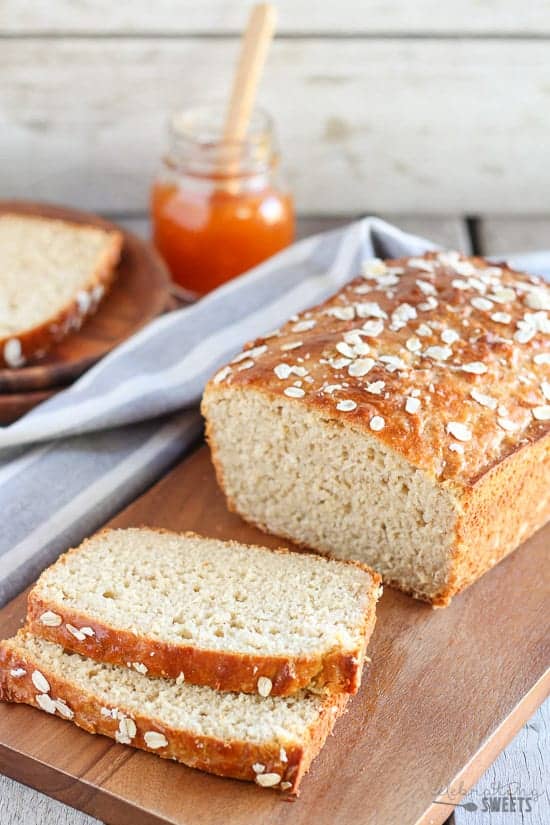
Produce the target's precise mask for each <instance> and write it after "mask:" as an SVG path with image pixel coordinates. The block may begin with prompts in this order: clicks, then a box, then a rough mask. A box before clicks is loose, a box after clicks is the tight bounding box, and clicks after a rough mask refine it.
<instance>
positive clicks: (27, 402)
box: [0, 389, 57, 426]
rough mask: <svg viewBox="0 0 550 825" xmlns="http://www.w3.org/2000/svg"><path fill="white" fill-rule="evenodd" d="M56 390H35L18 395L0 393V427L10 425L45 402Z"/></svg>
mask: <svg viewBox="0 0 550 825" xmlns="http://www.w3.org/2000/svg"><path fill="white" fill-rule="evenodd" d="M56 392H57V390H55V389H51V390H36V391H30V392H20V393H0V425H2V426H5V425H6V424H12V423H13V422H14V421H17V419H18V418H21V416H22V415H25V413H27V412H29V411H30V410H32V409H34V407H36V406H37V405H38V404H41V403H42V402H43V401H47V400H48V398H51V397H52V396H53V395H55V393H56Z"/></svg>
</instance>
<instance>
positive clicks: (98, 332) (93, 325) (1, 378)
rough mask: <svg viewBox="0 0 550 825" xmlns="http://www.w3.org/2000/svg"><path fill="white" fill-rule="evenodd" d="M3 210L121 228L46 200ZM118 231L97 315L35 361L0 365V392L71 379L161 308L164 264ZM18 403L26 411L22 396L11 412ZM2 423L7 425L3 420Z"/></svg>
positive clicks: (5, 204) (6, 204)
mask: <svg viewBox="0 0 550 825" xmlns="http://www.w3.org/2000/svg"><path fill="white" fill-rule="evenodd" d="M6 212H17V213H18V214H24V215H41V216H44V217H51V218H61V219H63V220H68V221H74V222H75V223H87V224H93V225H94V226H101V227H103V228H106V229H114V228H116V229H120V228H121V227H118V226H116V225H115V224H113V223H111V222H110V221H107V220H105V219H103V218H100V217H98V216H97V215H91V214H88V213H86V212H80V211H78V210H75V209H68V208H65V207H59V206H53V205H50V204H38V203H30V202H23V201H0V215H1V214H2V213H6ZM122 231H123V233H124V246H123V249H122V257H121V260H120V263H119V265H118V275H117V278H116V280H115V282H114V285H113V287H112V289H111V291H110V292H109V294H108V295H107V297H106V298H105V300H104V301H102V302H101V304H100V305H99V309H98V311H97V312H96V314H95V315H93V316H91V317H90V318H88V319H87V321H86V322H85V323H84V325H83V326H82V328H81V329H80V330H79V331H78V332H75V333H73V334H71V335H68V336H67V337H66V338H64V339H63V340H62V341H60V342H59V343H58V344H56V345H55V346H54V347H53V348H52V349H51V350H50V351H49V352H48V354H47V355H46V356H45V357H44V358H42V359H40V360H39V361H36V362H35V363H33V364H29V365H27V366H25V367H22V368H21V369H17V370H9V369H0V394H1V393H9V394H13V393H23V392H29V391H30V392H36V391H37V390H44V389H49V388H52V387H58V386H60V385H63V384H67V383H69V382H71V381H73V380H74V379H75V378H76V377H77V376H79V375H81V374H82V373H83V372H84V371H85V370H86V369H88V367H90V366H91V365H92V364H94V363H95V362H96V361H98V360H99V359H100V358H102V357H103V356H104V355H106V354H107V353H108V352H109V351H110V350H111V349H113V347H115V346H116V345H117V344H120V343H121V342H122V341H124V340H125V339H126V338H128V337H129V336H130V335H132V334H133V333H134V332H137V330H138V329H140V328H141V327H142V326H144V325H145V324H146V323H148V322H149V321H150V320H151V319H152V318H154V317H155V316H156V315H159V314H160V313H161V312H162V311H163V310H164V308H165V307H166V305H167V302H168V299H169V278H168V273H167V271H166V268H165V266H164V264H163V263H162V261H161V260H160V258H159V256H158V255H157V254H156V253H155V251H154V250H153V249H152V247H151V246H149V244H147V243H145V242H144V241H143V240H142V239H141V238H138V237H137V236H136V235H134V234H133V233H132V232H129V231H127V230H124V229H123V230H122ZM38 398H39V397H38V396H35V399H38ZM39 400H43V399H39ZM39 400H38V401H36V403H39ZM32 401H33V399H32V397H31V398H27V400H26V403H27V409H30V408H31V405H32ZM17 403H18V404H21V409H22V411H25V412H26V411H27V410H23V406H24V403H25V402H24V401H23V400H22V399H17V401H14V402H12V405H11V409H12V410H14V409H15V408H16V404H17ZM3 406H4V407H6V408H7V407H8V406H9V402H5V404H4V405H3V404H2V398H1V395H0V416H1V414H2V413H1V410H2V407H3ZM12 420H13V419H12ZM2 423H7V419H5V420H3V421H2Z"/></svg>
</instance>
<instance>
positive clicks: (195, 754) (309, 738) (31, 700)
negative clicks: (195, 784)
mask: <svg viewBox="0 0 550 825" xmlns="http://www.w3.org/2000/svg"><path fill="white" fill-rule="evenodd" d="M20 634H24V631H19V634H18V636H19V635H20ZM18 668H21V669H23V670H25V671H26V672H25V674H24V675H23V676H20V677H14V676H12V675H11V674H10V671H11V670H14V669H18ZM31 669H35V670H39V671H40V673H41V674H42V675H43V676H45V677H46V679H47V681H48V683H49V685H50V691H49V692H48V695H50V696H51V697H53V698H55V699H62V700H63V701H64V702H65V703H66V704H67V705H68V707H69V708H70V710H71V711H72V712H73V714H74V717H73V718H72V719H71V720H70V721H71V722H72V723H73V724H75V725H76V726H77V727H79V728H82V729H83V730H85V731H87V732H88V733H92V734H101V735H103V736H108V737H109V738H111V739H115V738H116V733H117V730H118V727H119V720H118V719H117V718H114V717H113V716H109V715H106V714H104V713H102V712H101V708H102V707H106V706H105V705H103V703H102V702H101V701H100V700H99V698H98V697H97V696H96V695H95V694H93V693H91V692H90V693H84V692H82V691H81V690H80V689H78V688H75V687H74V686H73V685H72V684H71V682H70V680H65V679H62V678H59V677H58V676H57V675H56V674H55V673H52V671H51V670H48V669H47V668H44V666H43V665H42V664H37V663H36V661H34V660H33V657H32V656H30V655H28V654H27V653H26V652H25V651H24V648H23V649H21V648H19V647H18V646H17V636H16V637H14V638H13V639H9V640H6V641H2V642H0V700H2V701H5V702H14V703H19V704H26V705H30V706H31V707H33V708H35V709H40V708H38V706H37V704H36V698H35V697H36V696H37V695H38V694H39V691H38V690H37V688H36V687H35V685H34V684H33V682H32V678H31V677H32V673H31ZM144 678H145V677H144ZM348 698H349V697H348V696H347V694H339V695H335V696H332V697H330V699H329V698H327V699H326V700H325V702H324V705H323V707H322V709H321V712H320V714H319V716H318V718H317V719H316V720H315V722H313V724H312V725H310V726H309V728H308V729H307V731H306V736H305V737H304V739H303V740H302V741H296V742H292V743H286V742H285V743H284V750H285V752H286V761H283V760H281V747H282V743H281V742H279V741H272V742H269V743H261V744H259V743H258V744H257V743H250V742H246V741H242V740H232V741H229V742H228V741H225V740H221V739H217V738H214V737H211V736H203V735H195V734H193V733H191V732H190V731H185V730H178V729H175V728H170V727H167V726H165V725H163V724H162V723H161V722H160V721H159V720H157V719H152V718H149V717H147V716H140V715H136V714H134V713H132V712H127V713H126V712H125V711H124V708H121V707H120V705H118V706H117V710H121V711H122V713H124V714H125V715H126V716H127V717H129V718H131V719H132V720H133V721H134V723H135V725H136V729H137V732H136V736H135V737H133V740H132V741H131V742H130V743H128V742H126V744H131V745H132V747H135V748H138V749H140V750H145V751H147V752H149V753H154V754H156V755H157V756H160V757H161V758H164V759H172V760H175V761H177V762H180V763H182V764H184V765H186V766H187V767H190V768H196V769H199V770H202V771H205V772H207V773H211V774H215V775H217V776H222V777H228V778H233V779H240V780H245V781H249V782H250V781H255V780H256V776H257V774H256V773H255V772H254V770H253V768H252V765H254V764H257V763H259V764H261V765H263V766H265V769H264V770H263V771H262V773H265V774H269V773H276V774H278V775H279V776H280V777H281V779H280V782H279V783H277V787H276V788H275V789H276V790H281V791H283V792H287V793H289V794H297V793H298V786H299V784H300V782H301V780H302V778H303V776H304V775H305V774H306V773H307V771H308V770H309V767H310V765H311V763H312V761H313V759H315V757H316V756H317V754H318V753H319V751H320V750H321V748H322V747H323V745H324V742H325V740H326V739H327V737H328V736H329V734H330V733H331V732H332V729H333V727H334V724H335V722H336V719H337V718H338V717H339V716H340V715H341V714H342V713H343V712H344V710H345V708H346V704H347V701H348ZM113 707H114V706H113ZM56 715H57V713H56ZM59 715H60V716H61V714H59ZM148 731H154V732H157V733H160V734H163V735H164V736H165V737H166V739H167V741H168V745H167V746H166V747H162V748H155V749H152V748H151V747H149V746H148V745H147V744H146V742H145V739H144V735H145V733H146V732H148ZM286 783H290V784H286ZM281 784H283V785H284V788H281V787H280V785H281Z"/></svg>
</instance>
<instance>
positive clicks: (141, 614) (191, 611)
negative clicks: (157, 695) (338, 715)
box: [27, 528, 381, 696]
mask: <svg viewBox="0 0 550 825" xmlns="http://www.w3.org/2000/svg"><path fill="white" fill-rule="evenodd" d="M380 592H381V588H380V578H379V576H377V574H376V573H372V572H371V571H369V570H367V569H366V568H365V567H363V566H361V565H358V564H352V563H344V562H341V561H336V560H327V559H324V558H321V557H320V556H315V555H311V554H304V553H289V552H286V551H274V550H268V549H267V548H264V547H251V546H248V545H243V544H238V543H237V542H224V541H219V540H216V539H208V538H203V537H201V536H197V535H194V534H192V533H187V534H183V535H181V534H177V533H171V532H168V531H163V530H152V529H146V528H140V529H138V528H129V529H126V530H105V531H103V532H101V533H99V534H97V535H96V536H94V537H93V538H91V539H89V540H88V541H85V542H84V543H83V544H82V545H81V546H80V547H79V548H77V549H75V550H71V551H69V552H68V553H66V554H65V555H64V556H62V557H61V558H60V559H59V560H58V561H57V562H56V563H55V564H54V565H53V566H52V567H50V568H49V569H48V570H46V571H45V572H44V573H43V574H42V576H41V577H40V579H39V580H38V582H37V584H36V585H35V586H34V587H33V589H32V590H31V591H30V594H29V597H28V615H27V622H28V625H29V627H30V629H31V630H32V632H33V633H35V634H36V635H40V636H43V637H44V638H46V639H49V640H51V641H54V642H58V643H59V644H61V645H63V646H64V647H65V648H67V649H70V650H74V651H77V652H78V653H81V654H83V655H85V656H89V657H91V658H93V659H97V660H99V661H102V662H110V663H113V664H117V665H122V666H128V667H132V668H134V669H135V670H137V671H138V672H140V673H147V674H148V675H149V676H162V677H169V678H173V679H176V678H179V679H180V680H183V679H185V682H186V683H191V684H195V685H208V686H209V687H211V688H215V689H217V690H229V691H243V692H246V693H259V694H260V695H261V696H268V695H273V696H277V695H279V696H285V695H290V694H293V693H296V692H297V691H299V690H301V689H302V688H304V687H309V688H310V689H315V690H316V691H321V690H325V691H327V692H332V693H338V692H346V693H355V692H356V691H357V689H358V687H359V683H360V680H361V671H362V667H363V661H364V657H365V649H366V646H367V643H368V640H369V638H370V635H371V633H372V630H373V627H374V622H375V608H376V601H377V599H378V597H379V595H380Z"/></svg>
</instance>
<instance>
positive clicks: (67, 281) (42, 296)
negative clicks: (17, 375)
mask: <svg viewBox="0 0 550 825" xmlns="http://www.w3.org/2000/svg"><path fill="white" fill-rule="evenodd" d="M122 241H123V236H122V233H121V232H117V231H115V230H112V231H111V230H106V229H101V228H98V227H96V226H91V225H84V224H76V223H70V222H68V221H64V220H57V219H53V218H42V217H33V216H27V215H18V214H8V213H5V214H2V215H0V366H3V367H11V368H17V367H22V366H23V365H24V364H25V363H26V362H27V361H28V360H29V359H31V358H35V357H40V356H41V355H43V354H44V353H45V352H47V350H48V349H49V348H50V347H51V346H52V345H53V343H54V342H55V341H59V340H60V339H62V338H63V337H64V336H66V335H67V334H68V333H69V332H71V331H72V330H75V329H79V327H80V326H81V324H82V322H83V320H84V319H85V318H86V317H87V316H88V315H90V314H91V313H93V312H95V310H96V309H97V307H98V305H99V303H100V301H101V300H102V298H103V297H104V296H105V294H106V293H107V291H108V290H109V288H110V286H111V284H112V282H113V280H114V277H115V273H116V265H117V263H118V260H119V257H120V253H121V249H122Z"/></svg>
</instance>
